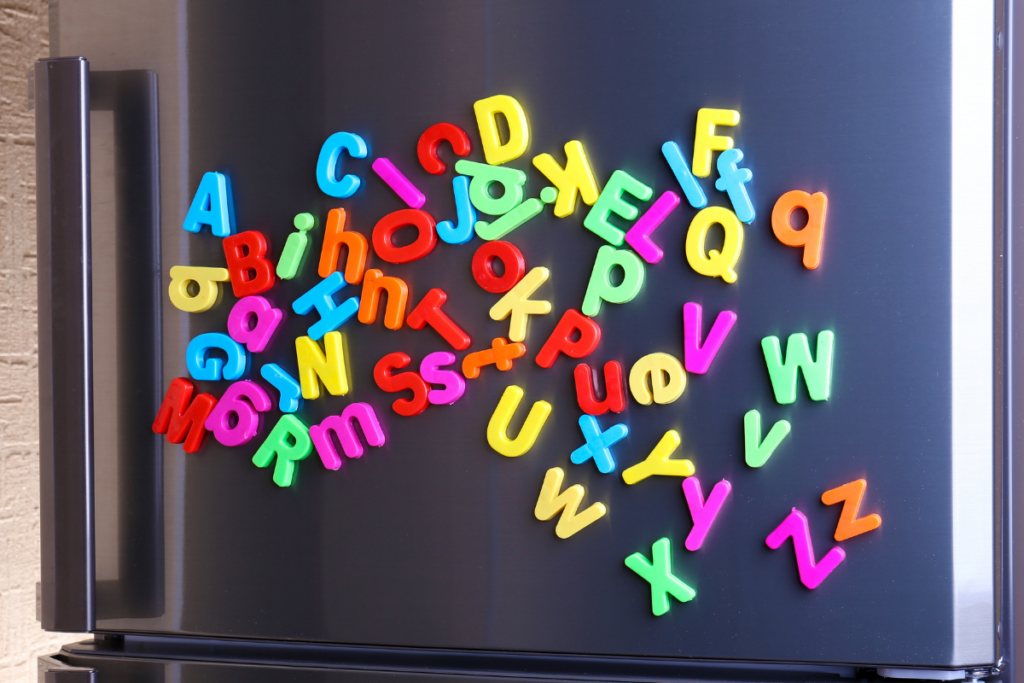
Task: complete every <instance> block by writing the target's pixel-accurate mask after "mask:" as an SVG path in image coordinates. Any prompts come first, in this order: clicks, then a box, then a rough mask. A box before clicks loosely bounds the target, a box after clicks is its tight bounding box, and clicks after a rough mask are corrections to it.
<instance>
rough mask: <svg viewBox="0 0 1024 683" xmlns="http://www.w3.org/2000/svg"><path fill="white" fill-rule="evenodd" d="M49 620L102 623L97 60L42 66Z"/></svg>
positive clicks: (39, 222)
mask: <svg viewBox="0 0 1024 683" xmlns="http://www.w3.org/2000/svg"><path fill="white" fill-rule="evenodd" d="M35 81H36V82H35V97H36V211H37V214H36V215H37V217H36V239H37V258H38V267H37V279H38V287H39V306H38V316H39V480H40V498H39V514H40V537H41V539H40V540H41V545H42V547H41V561H42V595H41V617H42V618H41V620H40V621H41V622H42V626H43V628H44V629H46V630H49V631H72V632H76V631H77V632H81V631H90V630H92V629H93V626H94V624H95V598H94V584H95V582H94V543H93V532H94V524H93V504H92V503H93V452H92V451H93V434H92V428H93V427H92V422H93V420H92V412H93V405H92V329H91V325H90V320H91V317H92V315H91V313H92V311H91V298H92V296H91V284H90V277H91V271H90V259H91V253H90V246H89V245H90V237H91V235H90V223H89V212H90V195H89V62H87V61H86V60H85V59H83V58H81V57H72V58H65V59H43V60H40V61H39V62H38V63H37V64H36V68H35Z"/></svg>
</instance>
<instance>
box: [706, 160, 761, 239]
mask: <svg viewBox="0 0 1024 683" xmlns="http://www.w3.org/2000/svg"><path fill="white" fill-rule="evenodd" d="M741 161H743V152H742V151H741V150H739V149H736V148H735V147H734V148H733V149H727V150H725V151H724V152H722V153H721V154H719V155H718V175H719V178H718V180H716V181H715V189H716V190H718V191H719V192H725V193H726V194H728V195H729V201H731V202H732V208H733V211H734V212H735V213H736V218H738V219H739V220H740V222H741V223H752V222H753V221H754V205H753V204H752V203H751V201H750V195H748V194H747V183H749V182H750V180H751V179H752V178H753V177H754V174H753V173H752V172H751V171H750V169H749V168H737V164H739V163H740V162H741Z"/></svg>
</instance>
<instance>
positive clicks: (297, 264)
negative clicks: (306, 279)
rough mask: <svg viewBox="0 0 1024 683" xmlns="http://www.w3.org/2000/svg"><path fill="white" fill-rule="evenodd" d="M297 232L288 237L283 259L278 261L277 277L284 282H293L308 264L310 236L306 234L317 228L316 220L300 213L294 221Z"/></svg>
mask: <svg viewBox="0 0 1024 683" xmlns="http://www.w3.org/2000/svg"><path fill="white" fill-rule="evenodd" d="M292 225H294V226H295V228H296V232H293V233H292V234H290V235H288V239H287V240H285V243H284V250H282V251H281V258H280V259H278V261H277V276H278V277H279V278H281V279H282V280H291V279H292V278H293V277H295V275H296V274H297V273H298V272H299V269H300V268H302V264H303V263H305V262H306V252H307V251H309V235H308V234H306V233H308V232H309V231H310V230H312V229H313V228H315V227H316V218H314V217H313V214H311V213H300V214H297V215H296V216H295V218H294V219H293V220H292Z"/></svg>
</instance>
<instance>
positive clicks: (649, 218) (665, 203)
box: [626, 190, 680, 263]
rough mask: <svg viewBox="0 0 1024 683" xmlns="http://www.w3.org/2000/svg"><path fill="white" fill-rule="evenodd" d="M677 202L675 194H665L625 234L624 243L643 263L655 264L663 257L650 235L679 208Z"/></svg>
mask: <svg viewBox="0 0 1024 683" xmlns="http://www.w3.org/2000/svg"><path fill="white" fill-rule="evenodd" d="M679 202H680V200H679V195H677V194H676V193H675V192H672V191H671V190H670V191H668V192H665V193H664V194H662V195H661V196H660V197H658V199H657V201H655V202H654V203H653V204H651V208H649V209H647V211H646V212H645V213H644V215H643V216H640V220H638V221H637V222H636V223H634V224H633V227H632V228H630V229H629V232H627V233H626V242H627V243H628V244H629V246H631V247H633V248H634V249H636V253H638V254H640V255H641V256H642V257H643V258H644V261H647V262H648V263H657V262H658V261H660V260H661V258H662V257H663V256H664V255H665V252H663V251H662V250H661V247H659V246H658V245H657V244H655V243H654V242H653V241H652V240H651V233H652V232H654V230H655V229H656V228H657V227H658V226H659V225H661V224H662V223H663V222H664V220H665V219H666V218H668V215H669V214H670V213H672V212H673V211H674V210H675V208H676V207H677V206H679Z"/></svg>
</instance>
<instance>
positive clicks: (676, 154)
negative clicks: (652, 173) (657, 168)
mask: <svg viewBox="0 0 1024 683" xmlns="http://www.w3.org/2000/svg"><path fill="white" fill-rule="evenodd" d="M661 153H662V155H664V157H665V161H667V162H668V165H669V168H671V169H672V174H673V175H674V176H675V177H676V180H677V181H678V182H679V187H681V188H682V189H683V194H685V195H686V201H688V202H690V206H692V207H693V208H695V209H703V208H704V207H705V206H707V205H708V198H707V197H706V196H704V190H702V189H701V187H700V184H699V183H698V182H697V179H696V178H694V177H693V174H692V173H690V167H689V166H687V165H686V159H684V158H683V152H682V150H680V149H679V145H678V144H676V143H675V142H671V141H669V142H666V143H665V144H664V145H662V146H661Z"/></svg>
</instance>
